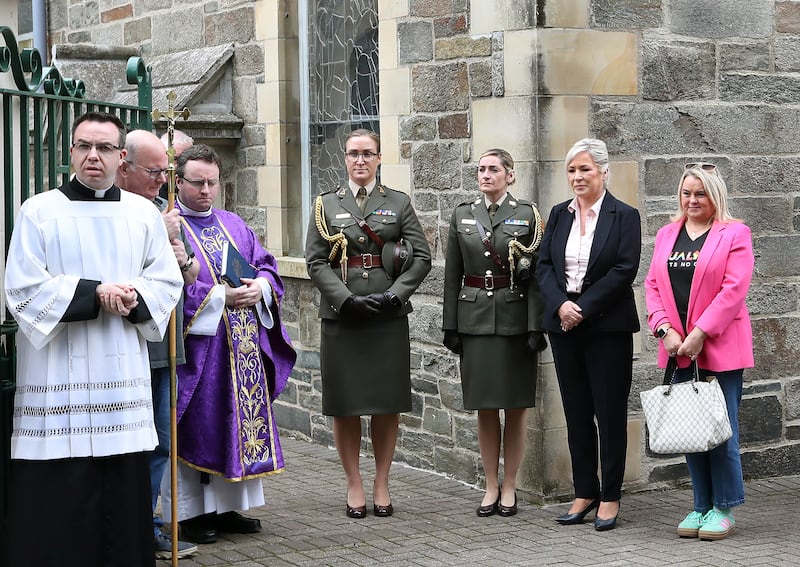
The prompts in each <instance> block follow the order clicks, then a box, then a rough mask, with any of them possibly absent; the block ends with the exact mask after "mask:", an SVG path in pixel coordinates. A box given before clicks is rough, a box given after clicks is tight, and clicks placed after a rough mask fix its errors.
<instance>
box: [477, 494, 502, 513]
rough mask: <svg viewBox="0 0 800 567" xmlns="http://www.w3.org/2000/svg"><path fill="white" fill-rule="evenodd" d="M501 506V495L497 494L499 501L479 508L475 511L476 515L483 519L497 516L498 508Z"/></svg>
mask: <svg viewBox="0 0 800 567" xmlns="http://www.w3.org/2000/svg"><path fill="white" fill-rule="evenodd" d="M499 505H500V493H499V492H498V493H497V500H495V501H494V502H492V503H491V504H487V505H486V506H478V507H477V508H476V509H475V513H476V514H478V516H480V517H481V518H488V517H489V516H494V515H495V514H497V507H498V506H499Z"/></svg>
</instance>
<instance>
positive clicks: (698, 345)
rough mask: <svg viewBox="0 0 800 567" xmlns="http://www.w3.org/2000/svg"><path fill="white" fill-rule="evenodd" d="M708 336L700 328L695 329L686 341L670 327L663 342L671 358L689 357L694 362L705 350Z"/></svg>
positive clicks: (687, 336)
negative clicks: (704, 346)
mask: <svg viewBox="0 0 800 567" xmlns="http://www.w3.org/2000/svg"><path fill="white" fill-rule="evenodd" d="M706 336H708V335H706V333H705V331H703V330H702V329H701V328H700V327H695V328H694V329H692V330H691V332H689V334H688V335H686V338H685V339H684V338H682V337H681V335H680V333H678V331H677V330H676V329H675V328H674V327H670V328H669V329H668V330H667V334H666V335H665V336H664V338H663V339H662V342H663V344H664V348H665V349H666V350H667V354H669V355H670V356H687V357H689V358H691V359H692V360H697V357H698V355H699V354H700V351H702V350H703V344H704V343H705V340H706Z"/></svg>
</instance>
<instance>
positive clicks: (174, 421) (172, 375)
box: [152, 91, 190, 567]
mask: <svg viewBox="0 0 800 567" xmlns="http://www.w3.org/2000/svg"><path fill="white" fill-rule="evenodd" d="M177 97H178V95H176V94H175V91H169V93H168V94H167V112H161V111H160V110H158V109H153V113H152V116H153V120H154V121H156V122H158V121H161V120H165V121H166V122H167V158H168V161H167V164H168V165H167V187H168V189H169V191H168V193H167V195H168V203H169V204H168V206H167V210H170V211H171V210H172V209H173V208H174V206H175V148H174V147H173V145H172V140H173V138H174V136H175V121H176V120H177V119H178V118H180V117H183V119H184V120H188V119H189V114H190V112H189V109H188V108H184V109H183V110H182V111H181V112H175V99H176V98H177ZM168 332H169V335H168V336H169V408H170V415H169V428H170V448H169V457H170V463H169V470H170V493H171V501H172V507H171V510H172V534H171V535H172V567H178V410H177V407H178V390H177V383H178V381H177V377H176V369H177V360H176V351H177V346H176V341H177V334H178V333H177V329H176V323H175V311H174V310H173V311H172V315H171V316H170V318H169V331H168Z"/></svg>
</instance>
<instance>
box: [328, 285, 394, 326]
mask: <svg viewBox="0 0 800 567" xmlns="http://www.w3.org/2000/svg"><path fill="white" fill-rule="evenodd" d="M402 307H403V305H402V303H399V302H397V303H396V302H393V301H392V294H391V293H390V292H388V291H385V292H383V293H370V294H369V295H351V296H350V297H348V298H347V299H346V300H345V302H344V303H343V304H342V308H341V312H342V316H343V317H344V318H346V319H350V320H352V321H361V320H364V319H372V318H373V317H377V316H379V315H382V314H384V313H394V312H395V311H399V310H400V309H401V308H402Z"/></svg>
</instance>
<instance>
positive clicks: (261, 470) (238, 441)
mask: <svg viewBox="0 0 800 567" xmlns="http://www.w3.org/2000/svg"><path fill="white" fill-rule="evenodd" d="M176 173H177V185H178V205H177V206H178V208H179V209H180V211H181V215H182V222H183V225H184V229H185V230H186V235H187V237H188V239H189V241H190V242H191V244H192V247H193V249H194V250H195V252H196V254H197V260H198V262H199V264H200V273H199V275H198V278H197V281H196V282H195V283H194V284H193V285H190V286H187V287H186V293H185V301H184V329H183V333H184V338H185V344H186V364H185V365H183V366H181V367H180V368H179V369H178V404H177V414H178V456H179V458H180V461H181V462H180V464H179V466H178V496H177V498H178V518H179V520H181V522H180V524H181V534H182V538H184V539H187V540H189V541H194V542H197V543H211V542H213V541H215V540H216V534H217V532H228V533H253V532H257V531H260V530H261V523H260V521H259V520H258V519H255V518H247V517H245V516H242V515H241V514H239V513H238V512H236V511H237V510H247V509H249V508H252V507H255V506H260V505H262V504H264V493H263V489H262V486H261V477H262V476H265V475H268V474H271V473H275V472H279V471H281V470H283V455H282V453H281V448H280V442H279V439H278V427H277V424H276V423H275V419H274V414H273V411H272V402H273V400H275V398H276V397H277V396H278V395H279V394H280V392H281V390H282V389H283V387H284V386H285V384H286V381H287V379H288V377H289V373H290V372H291V370H292V367H293V365H294V362H295V359H296V354H295V352H294V349H293V348H292V346H291V343H290V340H289V336H288V334H287V332H286V330H285V328H284V327H283V325H282V324H281V320H280V301H281V299H282V297H283V282H282V281H281V279H280V277H279V276H278V271H277V263H276V261H275V258H274V257H273V256H272V255H271V254H270V253H269V252H267V251H266V250H265V249H264V248H263V247H262V246H261V244H260V243H259V241H258V237H257V236H256V234H255V233H254V232H253V230H252V229H250V227H248V226H247V224H246V223H245V222H244V221H243V220H242V219H241V218H240V217H239V216H237V215H235V214H234V213H231V212H228V211H224V210H221V209H216V208H214V207H213V206H212V204H213V202H214V199H215V198H216V197H217V194H218V192H219V186H220V182H219V173H220V161H219V157H218V156H217V154H216V153H215V152H214V150H213V149H211V148H210V147H208V146H205V145H202V144H200V145H196V146H193V147H191V148H189V149H187V150H185V151H184V152H183V153H181V155H180V156H179V158H178V161H177V165H176ZM226 242H227V243H229V244H230V245H231V246H234V247H235V248H236V249H237V250H238V251H239V253H240V254H241V255H242V256H243V257H244V258H245V260H247V262H249V263H250V264H251V265H252V266H253V267H254V268H255V271H256V275H255V277H254V278H252V279H250V278H242V285H241V286H239V287H231V286H230V285H228V284H226V283H224V282H223V280H222V279H221V274H222V272H223V267H222V260H223V257H222V250H223V245H224V244H225V243H226ZM164 478H168V475H165V477H164ZM167 484H168V483H166V482H165V483H163V484H162V487H161V491H162V499H164V501H165V502H164V505H163V508H164V510H163V514H164V516H165V520H167V519H168V516H169V513H170V510H169V508H170V504H169V503H170V502H171V498H172V495H171V494H169V487H168V486H166V485H167ZM165 494H166V495H167V496H166V497H165V496H164V495H165Z"/></svg>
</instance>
